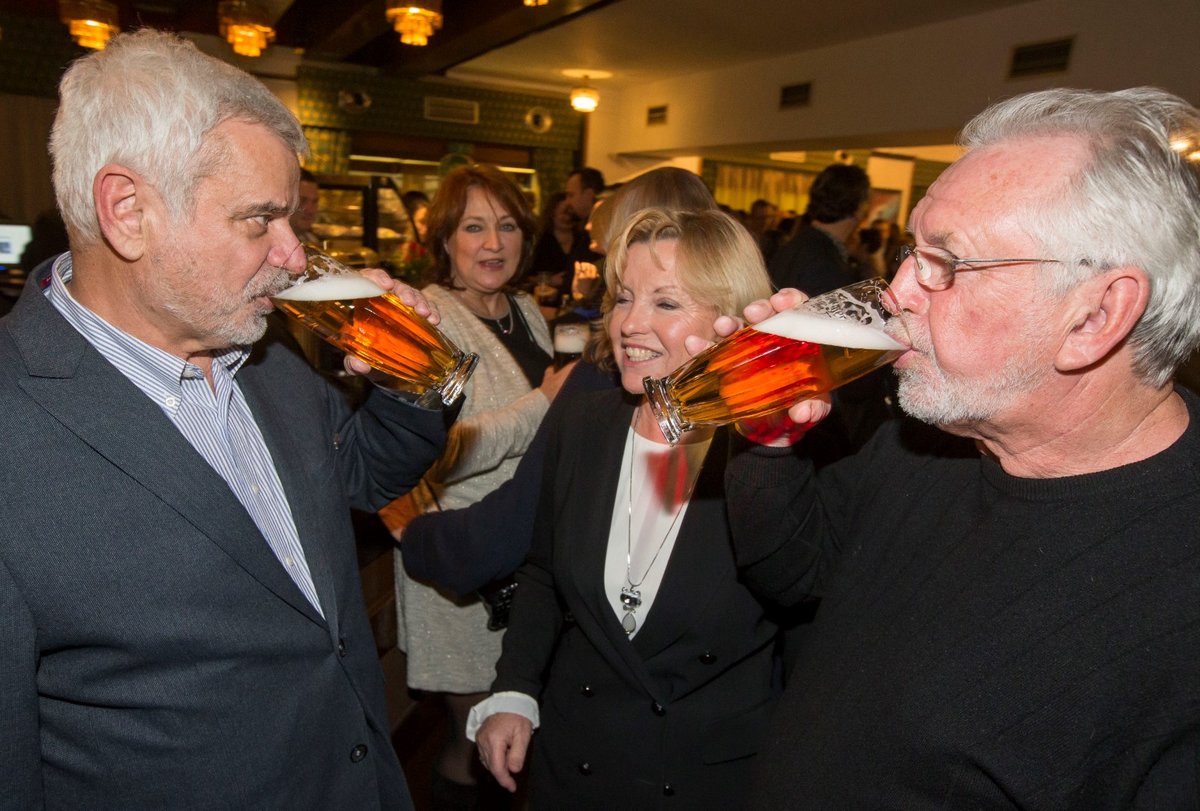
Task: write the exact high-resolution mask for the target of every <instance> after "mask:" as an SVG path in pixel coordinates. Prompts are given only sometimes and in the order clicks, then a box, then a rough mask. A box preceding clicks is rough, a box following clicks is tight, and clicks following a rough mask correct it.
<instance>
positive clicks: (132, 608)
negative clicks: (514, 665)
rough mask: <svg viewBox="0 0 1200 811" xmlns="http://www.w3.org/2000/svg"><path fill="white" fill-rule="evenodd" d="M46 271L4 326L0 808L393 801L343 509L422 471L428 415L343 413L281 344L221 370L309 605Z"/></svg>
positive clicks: (378, 408)
mask: <svg viewBox="0 0 1200 811" xmlns="http://www.w3.org/2000/svg"><path fill="white" fill-rule="evenodd" d="M47 271H48V266H47V265H43V266H42V267H41V268H39V272H35V273H34V274H33V277H32V278H31V280H30V284H29V285H27V287H26V289H25V291H24V293H23V295H22V296H21V299H20V300H19V301H18V303H17V305H16V307H15V309H14V310H13V312H12V313H11V314H10V315H9V316H7V317H6V318H4V319H3V320H2V321H0V436H2V437H3V440H2V441H0V488H2V489H0V492H2V493H3V497H4V508H3V519H2V520H0V719H2V720H0V774H2V775H3V781H2V782H3V785H4V791H3V792H0V808H6V809H7V808H13V809H17V808H19V809H29V808H43V807H44V808H87V809H109V808H111V809H150V808H155V809H162V808H171V809H191V808H196V809H201V808H203V809H216V808H221V809H250V808H254V809H260V808H261V809H267V808H270V809H273V808H287V809H310V808H311V809H327V808H354V809H373V808H388V809H391V808H410V807H411V800H410V799H409V795H408V790H407V788H406V786H405V783H404V777H403V774H402V773H401V771H400V767H399V764H398V763H397V760H396V757H395V753H394V751H393V750H392V747H391V742H390V739H389V734H388V721H387V711H386V707H385V704H384V695H383V682H382V677H381V675H380V671H379V667H378V662H377V658H376V649H375V643H374V641H373V639H372V636H371V630H370V627H369V626H368V623H367V618H366V612H365V609H364V606H363V600H362V591H361V587H360V583H359V579H358V566H357V562H356V556H355V546H354V537H353V534H352V530H351V524H350V517H349V510H350V508H351V507H352V506H353V507H357V508H361V509H368V510H369V509H376V508H378V507H379V506H381V505H383V504H385V503H386V502H387V501H388V500H390V499H391V498H394V497H395V496H397V495H399V494H400V493H402V492H403V491H405V490H406V489H407V488H409V487H412V486H413V485H414V484H415V483H416V482H417V481H418V480H419V478H420V476H421V474H422V472H423V471H424V470H425V468H426V467H427V466H428V465H429V464H430V463H431V462H432V460H433V459H434V458H436V456H437V455H438V453H439V451H440V449H441V447H442V444H443V442H444V440H445V426H444V420H443V415H442V414H441V412H436V411H425V410H422V409H418V408H416V407H413V406H410V405H407V404H405V403H400V402H398V401H396V400H393V399H390V398H388V397H387V396H385V395H383V394H382V393H379V392H376V393H374V394H372V395H371V397H370V398H369V399H368V401H367V404H366V405H365V406H364V407H363V408H362V409H361V410H360V411H359V412H358V413H352V412H351V411H350V409H349V407H348V406H347V405H346V404H345V402H344V401H343V399H342V398H341V396H340V395H339V394H338V393H337V392H336V391H335V390H334V389H332V388H331V387H330V386H328V385H327V384H325V383H324V382H323V381H321V380H320V379H319V378H318V377H317V376H316V375H315V374H313V373H312V372H311V370H310V369H309V367H308V366H307V365H306V364H305V363H304V362H303V361H302V360H301V359H300V358H298V357H297V356H296V355H295V354H294V353H292V352H291V351H290V350H289V349H288V348H286V347H284V346H282V345H280V344H278V343H274V344H273V343H270V342H265V343H263V344H261V345H259V346H258V347H256V348H255V351H254V354H253V356H252V357H251V359H250V360H248V361H247V363H246V365H245V366H243V367H242V369H241V371H239V373H238V382H239V385H240V386H241V388H242V391H243V392H244V393H245V396H246V399H247V401H248V403H249V405H250V408H251V410H252V412H253V413H254V415H255V418H256V420H257V422H258V424H259V427H260V428H261V430H262V433H263V436H264V437H265V439H266V443H267V446H268V448H269V449H270V452H271V455H272V457H273V459H274V460H275V465H276V469H277V470H278V472H279V476H280V479H281V480H282V482H283V487H284V490H285V492H286V493H287V496H288V500H289V502H290V504H291V507H292V511H293V514H294V517H295V521H296V525H297V528H298V530H299V533H300V540H301V542H302V544H303V546H304V550H305V555H306V557H307V560H308V565H309V567H310V569H311V570H312V578H313V580H314V582H315V584H316V588H317V592H318V594H319V596H320V600H321V604H322V607H323V609H324V612H325V617H324V618H322V617H321V616H320V615H319V614H318V613H317V612H316V611H315V610H314V609H313V608H312V607H311V606H310V605H309V603H308V602H307V601H306V600H305V598H304V597H303V595H302V594H301V592H300V591H299V589H298V588H297V587H296V586H295V585H294V583H293V582H292V580H291V579H290V578H289V577H288V575H287V573H286V572H285V571H284V569H283V567H282V565H281V564H280V563H279V562H278V560H277V559H276V558H275V556H274V554H273V553H272V552H271V550H270V548H269V547H268V546H267V544H266V541H265V540H264V538H263V537H262V535H261V534H260V533H259V531H258V529H257V528H256V526H255V524H254V523H253V521H252V520H251V519H250V517H249V516H248V514H247V513H246V511H245V510H244V509H243V508H242V506H241V504H240V503H239V502H238V501H237V499H236V498H235V497H234V495H233V494H232V492H231V491H230V489H229V487H228V486H227V485H226V484H225V482H224V481H223V480H222V479H221V478H220V477H219V476H218V475H217V473H216V472H215V471H213V470H212V469H211V468H210V467H209V466H208V464H207V463H205V461H204V460H203V458H202V457H201V456H200V455H199V454H198V453H197V452H196V451H195V450H194V449H193V448H192V447H191V445H190V444H189V443H188V442H187V440H186V439H185V438H184V437H183V436H182V435H181V434H180V433H179V431H178V430H176V429H175V427H174V426H173V425H172V424H171V422H170V421H169V420H168V419H167V417H166V416H165V415H164V414H163V413H162V412H161V411H160V409H159V407H158V406H157V405H156V404H155V403H153V402H151V401H150V400H149V398H147V397H146V396H145V395H144V394H142V393H141V392H140V391H139V390H138V389H137V388H136V387H135V386H134V385H133V384H132V383H130V382H129V381H128V380H127V379H126V378H125V377H124V376H122V375H121V374H120V373H119V372H118V371H117V370H116V369H115V368H113V367H112V366H111V365H110V364H109V363H108V362H107V361H105V360H104V359H103V357H102V356H100V355H99V354H98V353H97V352H96V351H95V349H94V348H92V346H91V345H90V344H88V343H87V342H86V341H85V340H84V339H83V338H82V337H81V336H80V335H79V334H78V333H77V332H75V331H74V330H73V329H72V328H71V327H70V326H69V325H68V324H67V323H66V321H65V320H64V319H62V318H61V316H59V314H58V313H57V311H55V310H54V309H53V307H52V306H51V305H50V304H49V302H48V301H47V300H46V299H45V297H44V296H43V295H42V292H41V290H40V289H39V288H40V284H39V283H40V282H41V281H42V280H43V279H44V278H45V276H46V273H47Z"/></svg>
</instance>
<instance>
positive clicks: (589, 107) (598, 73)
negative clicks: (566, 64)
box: [562, 68, 613, 113]
mask: <svg viewBox="0 0 1200 811" xmlns="http://www.w3.org/2000/svg"><path fill="white" fill-rule="evenodd" d="M562 75H563V76H566V77H567V78H569V79H578V80H579V82H580V84H579V85H578V86H576V87H573V88H572V89H571V96H570V98H571V107H572V109H575V110H577V111H579V112H581V113H590V112H592V111H593V110H595V109H596V108H597V107H599V106H600V94H599V93H597V92H596V90H595V89H594V88H593V87H592V86H591V85H590V84H588V82H589V81H591V80H593V79H611V78H612V76H613V75H612V71H608V70H600V69H599V68H567V69H566V70H564V71H562Z"/></svg>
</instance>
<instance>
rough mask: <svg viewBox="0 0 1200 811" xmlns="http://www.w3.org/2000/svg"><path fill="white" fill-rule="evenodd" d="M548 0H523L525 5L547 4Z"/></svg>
mask: <svg viewBox="0 0 1200 811" xmlns="http://www.w3.org/2000/svg"><path fill="white" fill-rule="evenodd" d="M549 2H550V0H525V5H527V6H544V5H547V4H549Z"/></svg>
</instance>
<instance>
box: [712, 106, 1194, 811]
mask: <svg viewBox="0 0 1200 811" xmlns="http://www.w3.org/2000/svg"><path fill="white" fill-rule="evenodd" d="M963 141H964V145H965V146H966V147H967V149H968V151H967V153H966V154H965V156H964V157H963V158H962V159H961V160H960V161H958V162H957V163H955V164H954V165H953V166H951V167H950V168H949V169H948V170H947V171H946V172H945V173H944V174H943V175H942V176H941V177H940V178H939V179H938V180H937V181H936V182H935V183H934V184H933V185H932V186H931V188H930V189H929V193H928V194H927V196H926V197H925V198H924V199H922V200H921V202H920V203H919V204H918V205H917V207H916V208H915V210H914V211H913V215H912V219H911V227H912V232H913V236H914V237H915V240H916V245H915V247H914V248H912V249H911V250H910V251H909V252H908V253H907V257H906V259H905V260H904V262H903V264H902V265H901V266H900V268H899V271H898V273H897V276H896V279H895V282H894V283H893V289H894V291H895V294H896V298H897V301H898V304H899V306H900V308H901V309H902V311H903V317H902V319H901V320H902V321H903V323H904V326H905V328H906V330H905V335H904V336H903V339H904V340H905V341H906V342H907V343H908V344H910V345H911V348H910V349H909V351H907V352H906V353H905V354H904V355H902V356H901V357H900V358H899V359H898V360H897V361H896V363H895V369H896V371H897V374H898V375H899V378H900V387H899V399H900V404H901V406H902V407H903V409H904V410H905V411H906V412H907V413H908V414H909V415H911V416H912V417H915V418H917V420H920V421H922V422H923V423H928V425H923V424H921V423H920V422H917V421H916V420H911V421H910V420H898V421H896V422H894V423H893V424H889V425H887V426H885V427H884V428H883V429H882V430H881V431H880V432H879V433H878V434H877V435H876V437H875V439H874V440H873V441H872V442H871V443H869V444H868V445H867V446H866V447H865V448H864V449H863V450H862V451H861V452H860V453H859V454H857V455H855V456H853V457H850V458H848V459H846V460H843V461H842V462H839V463H837V464H835V465H832V466H831V467H828V468H825V469H823V470H822V471H820V472H818V473H815V474H814V472H813V470H812V467H811V464H810V463H808V462H806V461H805V460H804V459H803V458H801V457H800V456H799V455H797V454H793V453H792V452H790V450H787V449H782V448H771V447H764V446H755V445H750V444H749V443H746V447H744V448H742V449H740V452H737V453H736V454H735V457H734V459H733V460H732V461H731V465H730V469H729V472H728V474H727V481H726V484H727V488H728V492H727V498H728V501H729V505H730V512H731V520H732V521H733V522H734V537H735V543H736V546H737V553H738V558H739V562H740V565H741V567H742V572H743V575H744V576H745V577H746V578H747V580H748V581H749V582H751V583H752V584H753V586H754V588H755V589H756V590H757V591H758V592H759V593H760V594H764V595H768V596H770V597H771V598H773V599H775V600H777V601H779V602H781V603H785V604H790V603H795V602H798V601H800V600H802V599H805V598H811V597H819V598H820V607H819V608H818V610H817V612H816V616H815V619H814V621H813V623H812V624H811V626H810V627H809V628H808V629H807V630H806V632H805V634H804V636H803V637H802V645H801V647H800V649H799V650H798V651H796V666H795V669H794V670H793V672H792V673H791V674H789V677H788V681H787V689H786V692H785V694H784V696H783V698H782V700H781V702H780V705H779V709H778V710H777V712H776V717H775V718H774V725H773V728H772V732H771V733H770V738H769V740H768V742H767V745H766V747H765V749H766V751H765V753H764V755H763V758H762V766H761V768H760V771H759V773H758V781H757V794H756V798H755V803H754V805H755V807H759V808H785V807H804V808H837V809H858V808H864V809H865V808H871V809H875V808H904V809H923V808H1054V809H1081V811H1082V810H1083V809H1087V811H1095V809H1117V808H1155V809H1161V808H1171V809H1177V808H1197V807H1198V804H1200V766H1198V764H1200V691H1198V688H1200V679H1198V675H1200V669H1198V665H1197V662H1200V600H1197V598H1196V592H1197V587H1198V586H1200V530H1198V529H1197V524H1196V520H1195V516H1196V514H1197V512H1200V421H1198V419H1197V418H1198V417H1200V399H1197V397H1196V396H1195V395H1193V394H1192V393H1190V392H1188V391H1185V390H1183V389H1180V388H1177V387H1175V386H1173V384H1172V377H1173V375H1174V373H1175V371H1176V370H1177V369H1178V368H1179V366H1180V365H1181V364H1182V363H1183V362H1184V360H1186V359H1187V357H1188V356H1189V355H1190V354H1191V352H1192V351H1193V350H1194V349H1195V348H1196V346H1197V344H1198V343H1200V172H1198V168H1200V167H1198V164H1197V163H1196V162H1195V161H1194V160H1188V155H1189V154H1194V153H1195V151H1197V150H1198V149H1200V114H1198V111H1197V110H1196V109H1195V108H1194V107H1192V106H1191V105H1189V104H1188V103H1186V102H1184V101H1183V100H1182V99H1179V98H1177V97H1175V96H1172V95H1170V94H1167V93H1165V92H1162V91H1158V90H1153V89H1147V88H1142V89H1135V90H1127V91H1121V92H1113V93H1099V92H1088V91H1074V90H1049V91H1044V92H1039V93H1033V94H1029V95H1025V96H1020V97H1017V98H1014V99H1011V100H1009V101H1006V102H1003V103H1001V104H998V105H996V106H994V107H992V108H990V109H989V110H987V111H985V112H984V113H983V114H981V115H980V116H979V117H977V118H976V119H975V120H974V121H972V122H971V123H970V124H969V125H968V126H967V128H966V130H965V131H964V137H963ZM797 298H799V296H797V295H796V293H795V291H781V292H780V293H777V294H776V295H775V296H774V297H773V298H772V300H771V302H770V304H771V306H767V303H765V302H759V303H756V304H754V305H751V307H749V308H747V313H746V315H747V318H748V319H749V320H751V321H758V320H760V319H761V318H763V317H765V316H766V315H767V314H769V313H770V312H772V311H773V310H774V309H782V308H784V307H786V306H788V305H789V304H791V303H792V302H793V301H795V300H796V299H797ZM729 326H730V325H728V324H725V325H723V327H724V328H725V329H728V328H729ZM827 411H828V404H827V401H809V402H805V403H800V404H797V405H795V406H793V407H792V409H791V410H790V412H789V413H790V416H791V418H792V419H794V420H795V421H796V422H799V423H804V422H808V421H810V420H812V419H816V418H820V417H822V416H824V415H825V414H826V413H827ZM930 426H935V427H930ZM938 429H940V430H938Z"/></svg>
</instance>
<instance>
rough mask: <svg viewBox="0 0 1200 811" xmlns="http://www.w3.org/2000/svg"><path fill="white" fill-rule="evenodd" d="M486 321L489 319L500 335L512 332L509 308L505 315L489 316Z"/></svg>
mask: <svg viewBox="0 0 1200 811" xmlns="http://www.w3.org/2000/svg"><path fill="white" fill-rule="evenodd" d="M488 321H491V322H492V323H493V324H495V325H496V329H498V330H499V331H500V334H501V335H511V334H512V331H513V314H512V310H511V309H509V311H508V314H507V315H504V316H501V317H500V318H489V319H488ZM506 323H507V326H505V324H506Z"/></svg>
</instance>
